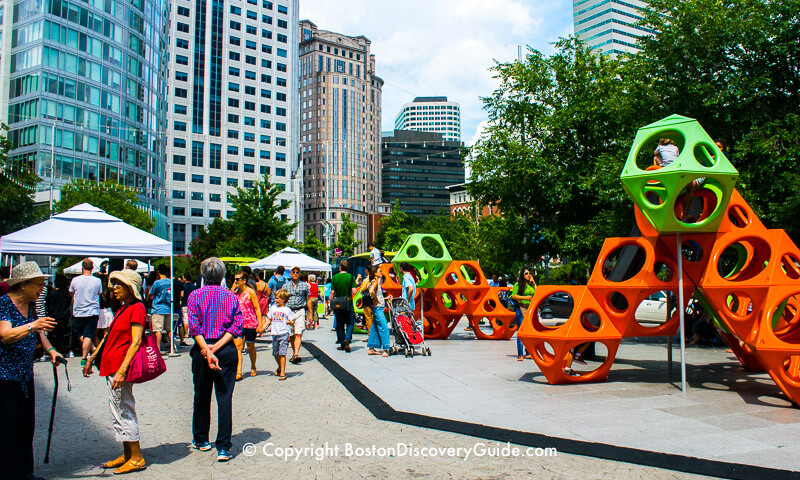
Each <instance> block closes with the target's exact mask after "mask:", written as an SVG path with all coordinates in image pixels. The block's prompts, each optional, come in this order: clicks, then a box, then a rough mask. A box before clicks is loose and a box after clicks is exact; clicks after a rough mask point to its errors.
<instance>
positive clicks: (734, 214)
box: [728, 205, 750, 228]
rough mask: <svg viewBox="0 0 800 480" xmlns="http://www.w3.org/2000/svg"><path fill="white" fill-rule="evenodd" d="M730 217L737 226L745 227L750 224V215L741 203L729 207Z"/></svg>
mask: <svg viewBox="0 0 800 480" xmlns="http://www.w3.org/2000/svg"><path fill="white" fill-rule="evenodd" d="M728 219H729V220H730V221H731V224H733V226H734V227H736V228H745V227H746V226H748V225H750V215H749V214H748V213H747V211H746V210H745V209H744V208H742V207H741V206H739V205H732V206H731V207H730V208H728Z"/></svg>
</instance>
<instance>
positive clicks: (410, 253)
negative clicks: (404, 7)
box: [406, 245, 419, 258]
mask: <svg viewBox="0 0 800 480" xmlns="http://www.w3.org/2000/svg"><path fill="white" fill-rule="evenodd" d="M418 255H419V247H417V246H416V245H410V246H409V247H408V248H407V249H406V256H407V257H408V258H417V256H418Z"/></svg>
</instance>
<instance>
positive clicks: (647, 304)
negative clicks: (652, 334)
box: [636, 291, 674, 323]
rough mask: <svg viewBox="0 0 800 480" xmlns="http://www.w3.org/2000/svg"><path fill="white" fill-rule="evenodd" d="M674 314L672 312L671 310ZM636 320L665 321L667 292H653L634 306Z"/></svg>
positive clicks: (644, 321) (648, 321) (647, 321)
mask: <svg viewBox="0 0 800 480" xmlns="http://www.w3.org/2000/svg"><path fill="white" fill-rule="evenodd" d="M671 313H672V314H674V310H673V312H671ZM636 321H637V322H639V323H666V321H667V292H664V291H660V292H655V293H653V294H652V295H650V296H649V297H647V298H646V299H645V300H644V301H643V302H642V303H640V304H639V306H638V307H637V308H636Z"/></svg>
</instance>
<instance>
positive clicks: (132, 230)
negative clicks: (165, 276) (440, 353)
mask: <svg viewBox="0 0 800 480" xmlns="http://www.w3.org/2000/svg"><path fill="white" fill-rule="evenodd" d="M0 252H2V253H21V254H30V255H50V256H54V257H61V256H65V255H78V256H94V257H106V256H107V257H126V256H127V257H169V256H170V255H171V254H172V243H171V242H168V241H167V240H164V239H162V238H159V237H157V236H155V235H152V234H150V233H147V232H145V231H144V230H139V229H138V228H136V227H132V226H130V225H128V224H127V223H125V222H123V221H122V220H120V219H119V218H117V217H114V216H112V215H109V214H107V213H106V212H104V211H103V210H100V209H99V208H97V207H95V206H92V205H90V204H88V203H83V204H81V205H77V206H75V207H72V208H70V209H69V210H67V211H66V212H64V213H61V214H58V215H54V216H53V218H51V219H49V220H46V221H44V222H42V223H38V224H36V225H33V226H32V227H28V228H25V229H22V230H19V231H17V232H14V233H10V234H8V235H4V236H3V237H2V238H0Z"/></svg>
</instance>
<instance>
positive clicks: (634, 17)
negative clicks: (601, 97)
mask: <svg viewBox="0 0 800 480" xmlns="http://www.w3.org/2000/svg"><path fill="white" fill-rule="evenodd" d="M646 6H647V2H646V1H642V0H573V2H572V17H573V21H574V25H575V36H576V37H579V38H580V39H582V40H583V41H585V42H586V44H587V45H589V46H590V47H594V48H597V49H599V50H600V51H602V52H603V53H606V54H609V55H613V56H616V55H618V54H620V53H623V52H637V51H638V50H639V49H638V48H637V47H636V40H637V39H638V38H639V37H641V36H642V35H650V34H652V33H653V32H652V31H650V30H648V29H645V28H643V27H640V26H638V25H636V22H638V21H639V20H641V19H642V16H641V14H640V13H639V12H640V10H641V9H643V8H645V7H646Z"/></svg>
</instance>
